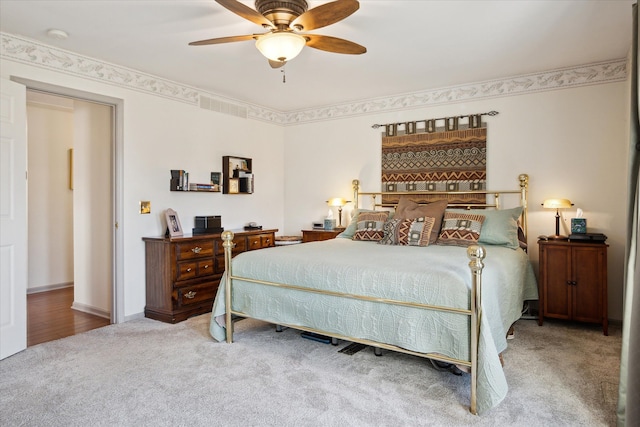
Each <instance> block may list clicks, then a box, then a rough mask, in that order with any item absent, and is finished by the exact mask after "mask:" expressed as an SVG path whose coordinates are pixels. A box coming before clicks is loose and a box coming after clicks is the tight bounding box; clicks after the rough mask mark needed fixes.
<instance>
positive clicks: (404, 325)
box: [210, 239, 538, 412]
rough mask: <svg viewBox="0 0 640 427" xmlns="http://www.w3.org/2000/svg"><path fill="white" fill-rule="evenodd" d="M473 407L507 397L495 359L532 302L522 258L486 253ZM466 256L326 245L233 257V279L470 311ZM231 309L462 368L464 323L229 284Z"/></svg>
mask: <svg viewBox="0 0 640 427" xmlns="http://www.w3.org/2000/svg"><path fill="white" fill-rule="evenodd" d="M485 249H486V252H487V256H486V258H485V261H484V264H485V267H484V270H483V274H482V309H483V316H482V320H481V336H480V344H479V361H478V394H477V408H478V411H479V412H483V411H486V410H487V409H489V408H492V407H493V406H495V405H497V404H498V403H499V402H501V401H502V400H503V399H504V397H505V396H506V393H507V390H508V387H507V381H506V378H505V375H504V372H503V370H502V366H501V364H500V360H499V356H498V355H499V353H501V352H502V351H504V350H505V349H506V348H507V340H506V334H507V331H508V329H509V327H510V326H511V324H513V322H515V321H516V320H518V318H520V315H521V311H522V307H523V302H524V301H525V300H535V299H537V298H538V291H537V285H536V281H535V277H534V274H533V270H532V268H531V264H530V263H529V260H528V257H527V255H526V254H525V253H524V252H523V251H521V250H520V249H518V250H513V249H509V248H504V247H498V246H490V245H487V246H485ZM468 264H469V259H468V257H467V255H466V248H463V247H456V246H438V245H432V246H428V247H414V246H388V245H379V244H376V243H374V242H363V241H353V240H349V239H333V240H327V241H323V242H311V243H304V244H301V245H290V246H281V247H276V248H269V249H264V250H258V251H250V252H245V253H242V254H240V255H238V256H236V257H235V258H234V259H233V275H234V276H241V277H247V278H253V279H259V280H264V281H270V282H277V283H285V284H292V285H297V286H302V287H309V288H318V289H325V290H333V291H339V292H344V293H350V294H357V295H366V296H373V297H383V298H390V299H397V300H401V301H410V302H422V303H428V304H435V305H443V306H449V307H458V308H464V309H468V308H469V299H470V293H469V289H470V288H471V272H470V270H469V266H468ZM224 295H225V290H224V278H223V280H222V282H221V283H220V287H219V289H218V295H217V297H216V300H215V302H214V305H213V315H212V317H211V325H210V333H211V335H212V336H213V338H215V339H216V340H218V341H224V340H225V328H224V313H225V298H224ZM232 306H233V309H234V310H236V311H240V312H243V313H245V314H247V315H248V316H250V317H254V318H257V319H261V320H265V321H268V322H272V323H275V324H278V323H283V324H289V325H299V326H307V327H312V328H316V329H319V330H323V331H326V332H328V333H336V334H341V335H345V336H350V337H354V338H364V339H369V340H373V341H378V342H383V343H387V344H392V345H396V346H398V347H402V348H405V349H408V350H412V351H416V352H420V353H431V352H433V353H440V354H443V355H446V356H449V357H453V358H457V359H462V360H469V357H470V346H469V325H470V320H469V317H468V316H464V315H460V314H452V313H443V312H435V311H431V310H429V311H425V310H423V309H419V308H412V307H400V306H391V305H385V304H382V303H378V302H371V301H358V300H353V299H345V298H340V297H336V296H327V295H318V294H312V293H304V292H298V291H292V290H287V289H281V288H274V287H271V286H263V285H258V284H254V283H250V282H243V281H239V280H234V282H233V294H232Z"/></svg>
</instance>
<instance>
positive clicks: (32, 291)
mask: <svg viewBox="0 0 640 427" xmlns="http://www.w3.org/2000/svg"><path fill="white" fill-rule="evenodd" d="M72 287H73V282H66V283H57V284H55V285H45V286H36V287H35V288H27V295H30V294H39V293H40V292H48V291H55V290H57V289H64V288H72Z"/></svg>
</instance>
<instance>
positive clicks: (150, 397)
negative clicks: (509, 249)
mask: <svg viewBox="0 0 640 427" xmlns="http://www.w3.org/2000/svg"><path fill="white" fill-rule="evenodd" d="M208 325H209V315H204V316H199V317H196V318H192V319H189V320H188V321H186V322H182V323H179V324H177V325H169V324H165V323H161V322H156V321H152V320H149V319H140V320H136V321H131V322H127V323H124V324H120V325H111V326H108V327H105V328H101V329H97V330H94V331H90V332H86V333H83V334H80V335H76V336H73V337H69V338H64V339H61V340H58V341H53V342H50V343H45V344H40V345H37V346H34V347H30V348H28V349H27V350H25V351H23V352H21V353H19V354H17V355H14V356H12V357H9V358H7V359H5V360H3V361H1V362H0V424H2V425H3V426H423V425H424V426H445V425H448V426H457V425H478V426H496V425H500V426H532V425H536V426H606V425H611V426H612V425H614V424H615V408H616V399H617V384H618V369H619V355H620V335H621V334H620V328H619V327H616V326H613V327H611V328H610V333H611V335H610V336H608V337H605V336H603V335H602V332H601V330H600V328H599V327H597V326H589V325H586V326H585V325H572V324H566V323H560V322H551V321H547V322H545V325H544V326H542V327H539V326H537V323H536V322H534V321H531V320H521V321H519V322H518V323H517V324H516V335H515V339H514V340H510V341H509V349H508V350H507V351H506V352H505V354H504V358H505V370H506V372H507V380H508V382H509V393H508V395H507V398H506V399H505V400H504V401H503V402H502V403H501V404H500V405H499V406H497V407H496V408H494V409H492V410H491V411H489V412H487V413H485V414H484V415H482V416H473V415H471V414H470V413H469V412H468V404H469V387H468V384H469V376H468V375H464V376H460V377H459V376H454V375H452V374H450V373H447V372H440V371H436V370H435V369H434V368H433V367H432V366H431V364H430V363H429V362H428V361H427V360H425V359H421V358H417V357H413V356H408V355H403V354H399V353H393V352H390V351H383V356H382V357H375V356H374V354H373V351H372V350H371V348H366V349H364V350H362V351H360V352H358V353H356V354H354V355H346V354H343V353H339V352H338V351H339V350H340V349H342V348H344V347H345V346H346V345H348V343H345V342H341V343H340V345H338V346H337V347H335V346H332V345H328V344H322V343H318V342H315V341H310V340H306V339H302V338H300V333H299V331H295V330H292V329H287V330H285V331H284V332H282V333H276V332H274V328H273V326H272V325H268V324H265V323H262V322H258V321H254V320H249V319H245V320H242V321H239V322H237V323H236V335H235V341H236V342H235V343H233V344H226V343H217V342H214V341H213V340H212V339H211V338H210V337H209V334H208Z"/></svg>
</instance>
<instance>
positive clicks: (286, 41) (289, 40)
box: [256, 31, 307, 62]
mask: <svg viewBox="0 0 640 427" xmlns="http://www.w3.org/2000/svg"><path fill="white" fill-rule="evenodd" d="M306 43H307V40H306V39H305V38H304V37H302V36H301V35H299V34H295V33H292V32H288V31H287V32H275V33H269V34H265V35H263V36H261V37H259V38H258V39H257V40H256V48H258V50H259V51H260V53H261V54H263V55H264V56H265V57H266V58H268V59H270V60H272V61H280V62H282V61H291V60H292V59H293V58H295V57H296V56H298V54H299V53H300V52H302V48H304V45H305V44H306Z"/></svg>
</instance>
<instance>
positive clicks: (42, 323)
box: [27, 287, 111, 347]
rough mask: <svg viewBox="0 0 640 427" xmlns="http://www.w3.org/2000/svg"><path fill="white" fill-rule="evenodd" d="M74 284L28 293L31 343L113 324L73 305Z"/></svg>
mask: <svg viewBox="0 0 640 427" xmlns="http://www.w3.org/2000/svg"><path fill="white" fill-rule="evenodd" d="M71 304H73V287H69V288H63V289H56V290H53V291H47V292H39V293H36V294H29V295H27V346H28V347H30V346H32V345H36V344H40V343H43V342H47V341H53V340H57V339H59V338H64V337H68V336H71V335H75V334H78V333H80V332H86V331H90V330H92V329H96V328H101V327H103V326H107V325H109V324H110V323H111V322H110V320H109V319H105V318H103V317H100V316H95V315H93V314H88V313H83V312H81V311H78V310H73V309H72V308H71Z"/></svg>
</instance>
